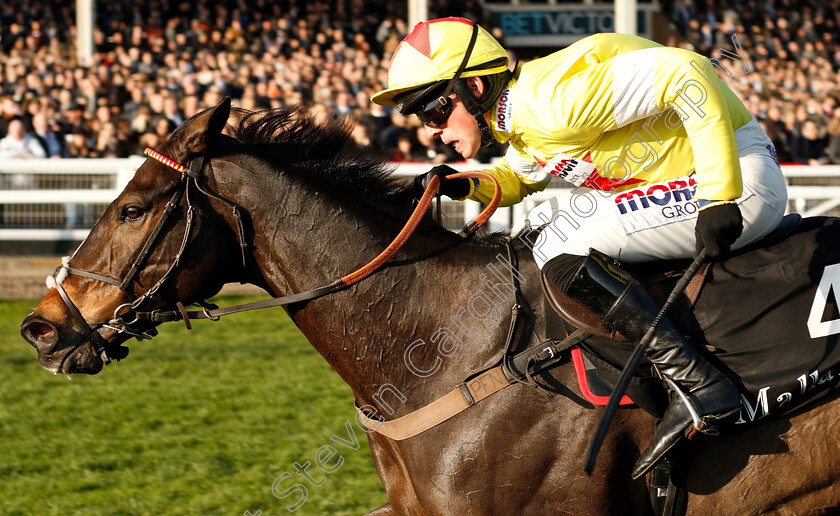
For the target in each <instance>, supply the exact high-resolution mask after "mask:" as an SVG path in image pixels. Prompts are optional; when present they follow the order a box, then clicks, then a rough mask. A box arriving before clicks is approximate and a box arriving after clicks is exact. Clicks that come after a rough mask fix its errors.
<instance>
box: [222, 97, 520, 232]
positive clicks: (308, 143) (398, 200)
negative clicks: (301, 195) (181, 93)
mask: <svg viewBox="0 0 840 516" xmlns="http://www.w3.org/2000/svg"><path fill="white" fill-rule="evenodd" d="M231 118H232V119H234V120H235V119H236V118H239V121H238V123H236V124H235V125H233V127H232V129H233V137H234V138H235V139H236V140H237V141H239V142H240V143H242V144H245V145H248V146H250V147H252V148H254V149H256V150H258V151H259V152H260V153H261V154H266V155H269V156H271V157H273V158H276V159H277V160H278V161H279V162H281V163H284V164H289V165H294V167H293V170H291V169H290V170H289V171H292V172H294V173H297V174H299V175H300V176H301V177H304V178H306V179H307V180H309V181H311V182H313V183H314V184H316V185H318V186H320V187H327V188H330V189H333V190H334V191H338V192H341V193H342V194H343V195H346V196H351V197H354V198H355V199H356V200H358V201H359V202H361V203H364V204H366V205H368V206H371V207H372V208H374V209H376V210H383V211H385V212H387V213H390V214H393V215H395V216H397V217H400V218H407V217H408V216H409V215H410V212H411V210H413V209H414V207H415V206H416V204H417V200H416V199H414V197H413V195H412V193H411V192H410V190H409V189H408V188H407V186H406V185H407V181H406V180H405V179H398V178H393V177H392V176H391V172H392V169H391V167H389V166H388V165H387V164H386V163H385V161H384V159H383V156H382V155H381V154H377V153H376V152H375V151H373V150H372V149H370V148H368V147H363V146H361V145H359V144H357V143H356V142H355V141H354V140H353V139H352V138H351V137H350V133H351V131H352V130H353V125H354V123H355V122H354V121H353V119H352V118H350V117H340V118H335V119H334V118H329V119H325V120H322V119H319V118H316V117H315V116H314V115H313V114H312V113H311V112H309V111H308V110H306V109H305V108H303V107H288V108H279V109H273V110H268V111H248V110H245V109H241V108H233V110H232V116H231ZM426 221H427V222H428V223H429V224H435V223H434V222H432V218H431V216H428V215H427V217H426ZM477 237H478V235H477ZM508 239H509V235H508V233H507V232H497V233H491V234H484V235H481V236H480V237H478V238H475V239H473V241H474V242H475V243H477V244H485V245H491V246H498V245H500V244H501V243H502V242H503V241H505V240H508ZM515 247H517V248H519V247H522V246H519V245H516V246H515Z"/></svg>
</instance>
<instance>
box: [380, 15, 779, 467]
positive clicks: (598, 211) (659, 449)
mask: <svg viewBox="0 0 840 516" xmlns="http://www.w3.org/2000/svg"><path fill="white" fill-rule="evenodd" d="M719 65H720V63H719V62H717V61H716V62H714V64H713V62H712V61H710V60H709V59H706V58H704V57H702V56H700V55H698V54H695V53H693V52H690V51H687V50H683V49H678V48H668V47H663V46H661V45H659V44H657V43H654V42H652V41H649V40H646V39H643V38H639V37H635V36H628V35H621V34H598V35H594V36H590V37H587V38H584V39H582V40H580V41H578V42H576V43H574V44H573V45H571V46H569V47H567V48H565V49H563V50H560V51H558V52H555V53H553V54H551V55H549V56H547V57H543V58H541V59H536V60H534V61H531V62H528V63H526V64H523V65H521V66H517V67H516V68H515V70H513V71H512V72H511V71H509V68H508V54H507V52H506V51H505V50H504V48H502V46H501V45H500V44H499V43H498V42H497V41H496V40H495V39H494V38H493V37H492V36H491V35H490V34H489V33H488V32H487V31H485V30H484V29H482V28H480V27H478V26H477V25H474V24H473V23H472V22H470V21H468V20H465V19H462V18H443V19H438V20H432V21H429V22H423V23H419V24H417V25H416V26H415V27H414V29H413V30H412V32H411V33H410V34H409V35H408V36H407V37H406V38H405V39H404V40H403V41H402V42H401V43H400V45H399V46H398V48H397V50H396V51H395V53H394V55H393V58H392V60H391V65H390V69H389V75H388V80H389V88H388V89H386V90H384V91H380V92H378V93H376V94H375V95H373V96H372V97H371V100H372V101H373V102H376V103H378V104H381V105H385V106H395V107H396V109H397V110H398V111H399V112H400V113H402V114H404V115H410V114H412V113H413V114H416V115H417V116H418V118H419V119H420V121H421V122H422V123H423V124H424V125H425V126H426V130H427V132H428V134H429V135H430V136H432V137H440V138H441V140H442V141H443V142H444V143H447V144H452V145H454V147H455V150H456V151H457V152H458V153H460V154H461V155H462V156H463V157H464V158H467V159H468V158H471V157H472V156H474V155H475V153H476V151H477V150H478V149H479V148H480V147H481V146H483V145H488V144H490V143H491V142H492V140H493V139H494V138H495V139H496V140H498V141H500V142H503V143H504V142H506V143H508V144H509V150H508V151H507V154H506V155H505V156H504V157H503V158H502V159H500V160H499V161H497V162H496V163H495V164H493V165H491V166H490V167H489V168H487V169H485V170H484V172H488V173H490V174H492V175H493V176H494V177H495V178H496V179H497V180H498V182H499V184H500V185H501V187H502V192H503V193H502V205H511V204H515V203H517V202H519V201H521V200H522V199H523V198H524V197H525V196H527V195H529V194H532V193H534V192H537V191H541V190H543V189H544V188H545V187H546V186H547V185H548V183H549V180H550V179H551V177H552V176H558V177H561V178H563V179H564V180H566V181H567V182H569V183H571V184H572V185H573V186H574V188H572V189H571V190H569V191H568V193H566V194H561V195H559V196H557V197H555V198H553V199H552V200H550V201H548V202H546V203H544V204H542V205H540V206H538V207H537V208H535V209H534V211H532V212H531V214H530V215H529V219H530V220H531V221H534V222H535V223H536V225H539V226H543V227H544V229H543V231H542V232H541V233H540V234H539V237H538V238H537V240H536V242H535V243H534V244H533V246H532V250H533V253H534V257H535V259H536V261H537V264H538V265H539V266H540V269H541V271H542V274H543V275H544V277H545V278H546V279H547V280H548V281H549V282H551V283H552V284H553V285H554V286H555V287H556V288H557V289H559V291H560V292H562V293H564V294H565V295H566V296H568V297H571V298H572V299H574V300H576V301H578V302H580V303H582V304H583V305H585V306H586V307H587V308H588V309H590V310H591V311H593V312H595V313H596V314H597V315H598V316H600V317H601V318H602V319H603V320H604V322H605V323H607V325H609V326H610V327H611V328H613V329H614V330H617V331H619V332H621V333H622V334H623V335H624V336H626V337H627V338H628V339H630V340H632V341H636V342H638V341H639V340H641V338H642V336H643V335H644V334H645V332H646V331H647V330H648V328H649V327H650V326H651V324H652V322H653V320H654V318H655V316H656V315H657V313H658V311H659V307H658V306H657V304H656V303H655V302H654V301H653V300H652V298H651V297H650V296H649V295H648V293H647V292H646V290H645V289H644V287H642V286H641V285H640V284H639V283H638V282H636V281H635V280H634V279H633V278H632V276H631V275H630V274H629V273H627V272H626V271H624V270H622V269H620V268H618V267H617V264H616V262H615V260H621V261H623V262H628V263H633V262H644V261H652V260H660V259H673V258H689V257H692V256H693V255H696V254H698V253H699V251H700V250H702V249H704V248H705V249H706V252H707V254H708V256H709V257H710V259H715V258H718V257H720V256H722V255H724V254H725V253H727V252H728V251H729V249H730V248H733V249H734V248H739V247H743V246H745V245H747V244H750V243H752V242H756V241H757V240H759V239H760V238H762V237H763V236H765V235H766V234H768V233H769V232H770V231H772V230H773V229H774V228H775V227H776V226H777V225H778V224H779V222H780V220H781V218H782V216H783V215H784V211H785V208H786V204H787V192H786V186H785V181H784V177H783V176H782V173H781V170H780V168H779V165H778V162H777V161H776V159H775V151H774V148H773V145H772V143H771V142H770V139H769V138H768V137H767V135H766V134H765V133H764V131H763V130H762V129H761V128H760V127H759V125H758V123H757V122H756V120H755V119H754V118H753V117H752V115H750V113H749V111H747V109H746V108H745V107H744V105H743V104H742V103H741V102H740V101H739V100H738V98H737V97H736V96H735V95H734V94H733V93H732V91H731V90H730V89H729V88H728V87H727V86H726V85H725V84H724V83H723V82H722V81H721V80H720V79H719V78H718V76H717V73H716V71H715V66H719ZM453 172H455V171H454V170H453V169H451V168H449V167H446V166H445V165H439V166H437V167H435V168H433V169H432V170H431V171H430V172H428V173H427V174H424V175H421V176H419V177H418V178H417V179H416V181H415V185H416V186H417V187H418V189H420V188H422V187H423V186H425V185H427V184H428V182H429V180H430V178H431V176H433V175H441V176H446V175H448V174H450V173H453ZM440 191H441V193H443V194H445V195H448V196H449V197H451V198H453V199H472V200H474V201H480V202H485V203H487V202H489V200H490V199H491V197H492V194H493V186H492V185H491V184H485V182H480V181H478V180H474V179H458V180H450V181H443V182H442V184H441V187H440ZM595 250H597V251H595ZM602 253H603V254H602ZM646 356H647V358H648V359H649V360H650V362H651V363H652V364H653V367H654V369H655V373H656V374H657V375H658V376H659V377H660V378H662V379H663V380H664V382H665V385H666V387H667V388H668V390H669V392H670V398H671V403H670V405H669V406H668V408H667V409H666V411H665V414H664V416H663V418H662V420H661V421H660V423H659V425H658V426H657V428H656V432H655V434H654V437H653V440H652V443H651V445H650V446H649V447H648V449H647V450H646V451H645V452H644V453H643V454H642V456H641V457H640V458H639V461H638V462H637V464H636V467H635V469H634V471H633V478H638V477H640V476H641V475H643V474H645V473H646V472H647V471H648V470H649V469H650V468H652V467H653V466H654V465H655V464H656V463H657V462H658V461H659V459H660V458H661V457H662V456H663V455H664V454H665V453H666V452H667V451H668V450H669V449H670V448H671V447H672V446H673V445H674V444H676V443H677V442H678V441H679V439H680V438H681V437H682V436H683V435H684V434H685V433H686V432H687V431H688V430H690V427H691V425H692V412H694V413H695V415H699V417H700V418H702V420H703V423H704V424H703V425H702V426H703V427H704V428H705V427H706V426H707V425H708V424H710V423H711V422H712V421H713V420H715V419H717V418H721V417H724V416H726V415H729V414H732V413H734V412H736V411H738V410H739V409H740V408H741V402H740V395H739V393H738V390H737V389H736V387H735V386H734V385H733V384H732V382H731V381H730V380H729V379H727V378H726V376H724V375H723V374H722V373H721V372H720V371H718V370H717V369H716V368H715V367H714V366H713V365H712V364H710V363H709V362H708V361H707V360H706V359H705V358H704V356H703V354H702V353H701V352H700V351H698V350H696V349H695V348H694V347H693V346H692V345H691V343H690V342H688V341H687V340H686V338H685V337H684V336H683V335H682V333H681V332H679V331H678V330H677V329H676V328H675V327H674V326H673V324H672V323H671V322H670V321H668V320H667V319H666V320H663V321H662V322H661V324H660V325H659V326H658V328H657V330H656V332H655V334H654V338H653V339H652V340H651V342H650V344H649V346H648V347H647V349H646Z"/></svg>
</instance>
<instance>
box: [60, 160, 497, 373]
mask: <svg viewBox="0 0 840 516" xmlns="http://www.w3.org/2000/svg"><path fill="white" fill-rule="evenodd" d="M144 154H146V156H148V157H149V158H152V159H154V160H156V161H159V162H161V163H163V164H164V165H166V166H168V167H170V168H172V169H174V170H176V171H178V172H180V173H181V180H180V183H179V185H178V187H177V189H176V190H175V193H174V194H173V195H172V198H171V199H170V200H169V202H167V203H166V206H165V208H164V211H163V214H162V215H161V217H160V218H159V219H158V222H157V224H156V225H155V227H154V229H153V230H152V232H151V233H150V234H149V236H148V237H147V238H146V242H145V243H144V245H143V247H142V248H141V249H140V252H139V253H138V254H137V257H136V258H135V259H134V262H133V263H132V265H131V267H130V268H129V270H128V273H127V274H126V275H125V277H124V278H123V279H122V280H117V279H113V278H110V277H108V276H104V275H102V274H97V273H93V272H88V271H84V270H81V269H76V268H72V267H70V263H69V259H65V260H63V261H62V266H61V267H59V268H58V269H56V271H55V272H54V273H53V275H52V276H50V277H48V278H47V285H48V286H50V287H53V288H55V289H56V290H57V291H58V294H59V296H60V297H61V299H62V301H63V302H64V304H65V305H66V306H67V309H68V310H69V312H70V314H71V315H72V316H73V318H74V320H75V321H76V323H77V324H78V325H79V326H80V327H81V329H82V331H83V332H84V334H85V335H86V336H87V337H88V339H89V340H90V342H91V343H92V344H93V346H94V348H95V349H96V352H97V353H98V354H99V356H100V357H101V358H102V361H103V362H104V363H106V364H107V363H110V361H111V360H110V358H115V359H117V360H120V359H122V358H125V356H127V354H128V351H127V348H124V347H121V346H120V345H119V344H118V343H112V342H108V341H107V340H105V338H104V337H103V336H102V335H101V334H100V333H99V329H100V328H106V329H110V330H113V331H116V332H117V333H120V334H125V335H127V336H129V337H136V338H137V339H138V340H143V339H151V338H152V337H154V336H156V335H157V330H156V329H155V328H154V327H152V328H149V329H145V330H140V329H136V328H133V325H135V324H137V323H138V322H140V321H151V322H153V323H161V322H170V321H177V320H183V321H184V322H185V324H186V326H187V329H188V330H189V329H191V325H190V322H189V321H190V320H191V319H210V320H214V321H215V320H218V319H219V318H220V317H221V316H223V315H228V314H232V313H237V312H244V311H248V310H256V309H260V308H269V307H274V306H281V305H289V304H293V303H300V302H305V301H309V300H312V299H316V298H319V297H323V296H325V295H328V294H332V293H334V292H338V291H340V290H344V289H346V288H347V287H349V286H350V285H352V284H354V283H356V282H358V281H361V280H362V279H363V278H365V277H367V276H368V275H370V274H372V273H373V272H375V271H376V270H377V269H378V268H379V267H381V266H382V265H383V264H384V263H385V262H386V261H388V260H389V259H390V258H391V257H392V256H393V255H394V254H395V253H396V252H397V250H398V249H399V248H400V247H401V246H402V245H403V244H404V243H405V241H406V240H408V237H409V236H411V233H412V232H413V231H414V229H415V228H416V227H417V225H419V223H420V221H421V220H422V218H423V215H424V213H425V212H426V210H428V208H429V205H430V204H431V202H432V199H433V198H434V197H435V196H436V193H437V190H438V186H439V185H440V178H439V177H437V176H435V177H433V178H432V180H431V181H430V183H429V185H428V187H427V189H426V191H425V193H424V194H423V197H422V198H421V199H420V201H419V202H418V204H417V207H416V208H415V209H414V212H413V213H412V215H411V217H410V218H409V220H408V222H407V223H406V225H405V227H403V229H402V231H400V233H399V234H398V235H397V237H396V238H395V239H394V241H393V242H391V244H390V245H389V246H388V247H387V248H386V249H385V250H384V251H382V253H380V254H379V256H377V257H376V258H374V259H373V260H371V261H370V262H368V263H367V264H366V265H364V266H363V267H361V268H359V269H357V270H356V271H354V272H352V273H350V274H348V275H346V276H343V277H341V278H339V279H338V280H336V281H335V282H333V283H330V284H329V285H324V286H322V287H318V288H315V289H312V290H308V291H306V292H300V293H297V294H291V295H287V296H283V297H277V298H271V299H266V300H263V301H257V302H254V303H246V304H242V305H236V306H230V307H225V308H218V307H216V306H215V305H211V304H208V303H205V302H199V303H198V305H199V306H201V307H202V310H201V311H187V310H185V309H184V305H183V304H182V303H181V302H180V301H178V302H176V307H177V310H154V311H151V312H141V311H138V310H137V308H138V307H139V306H140V305H141V304H142V303H143V302H145V301H146V300H148V299H150V298H152V297H153V296H154V295H155V294H156V293H157V292H158V291H159V290H160V288H161V286H162V285H163V284H164V283H165V282H166V280H167V279H169V278H170V276H171V275H172V274H173V272H174V271H175V270H176V268H177V267H178V265H179V264H180V259H181V256H183V254H184V251H185V250H186V247H187V243H188V242H189V240H190V235H191V230H192V225H193V220H194V216H195V206H194V205H193V203H192V200H191V198H190V189H191V185H192V187H194V188H195V189H196V190H198V191H199V192H201V193H203V194H204V195H206V196H208V197H210V198H212V199H215V200H218V201H220V202H222V203H223V204H225V205H226V206H227V207H228V208H230V209H231V210H232V213H233V217H234V220H235V221H236V225H237V232H238V235H237V236H238V239H239V247H240V250H241V253H242V266H243V268H244V267H246V265H247V255H246V250H247V243H246V241H245V230H244V226H243V224H242V216H241V211H242V209H241V208H240V207H239V206H238V205H237V204H236V203H233V202H231V201H229V200H227V199H224V198H222V197H220V196H218V195H216V194H215V193H213V192H211V191H209V190H207V189H206V188H204V187H202V186H201V181H200V179H201V178H202V177H203V176H202V170H203V169H204V165H205V162H206V161H207V154H206V153H202V154H200V155H199V156H197V157H195V158H193V159H192V160H191V161H190V163H189V165H187V166H184V165H181V164H180V163H178V162H176V161H175V160H172V159H170V158H168V157H166V156H164V155H163V154H161V153H159V152H157V151H156V150H154V149H151V148H146V150H145V151H144ZM208 163H209V162H208ZM467 177H473V178H482V179H485V180H487V181H491V182H492V183H493V184H494V186H495V192H494V195H493V200H492V201H491V202H490V204H489V205H488V206H487V207H485V208H484V210H483V211H482V212H481V213H480V214H479V215H478V216H477V217H476V218H475V219H473V220H471V221H470V222H469V223H468V224H467V225H466V226H464V229H463V230H462V231H461V232H460V233H459V235H460V236H462V237H464V238H467V237H470V236H472V235H473V234H475V232H476V231H478V229H479V228H480V227H481V226H482V225H483V224H484V223H485V222H487V220H488V219H489V218H490V216H491V215H492V214H493V212H495V210H496V208H497V207H498V205H499V202H500V201H501V188H500V187H499V184H498V182H497V181H496V180H495V178H493V177H492V176H490V175H489V174H486V173H483V172H461V173H457V174H451V175H449V176H446V179H459V178H467ZM181 197H185V198H186V201H187V213H186V225H185V228H184V235H183V238H182V239H181V244H180V247H179V249H178V252H177V254H176V255H175V258H174V260H173V261H172V264H171V265H170V266H169V268H168V269H167V270H166V272H165V273H164V274H163V276H162V277H161V278H160V279H159V280H158V281H157V282H156V283H155V284H154V285H153V286H152V287H151V288H150V289H148V290H147V291H146V292H145V293H144V294H142V295H141V296H139V297H137V298H136V299H133V295H132V293H131V292H130V291H129V287H130V286H131V285H132V284H133V282H134V279H135V278H136V276H137V274H138V273H139V272H140V270H141V267H142V265H143V263H144V262H145V261H146V259H147V258H148V256H149V254H150V253H151V251H152V249H153V248H154V245H155V243H156V242H157V239H158V237H159V236H160V233H161V232H162V231H163V228H164V226H165V225H166V223H167V221H168V220H169V218H170V217H171V215H172V213H173V212H174V210H175V208H176V207H178V206H179V205H180V202H181ZM70 275H76V276H82V277H85V278H90V279H94V280H98V281H102V282H105V283H109V284H111V285H114V286H116V287H117V288H119V289H120V290H121V291H122V292H124V293H125V295H126V296H127V298H128V299H129V300H130V301H129V302H127V303H123V304H121V305H119V306H118V307H117V308H116V310H114V316H113V318H112V319H111V320H109V321H108V322H107V323H99V324H96V325H94V326H93V327H91V325H90V324H88V322H87V321H86V320H85V318H84V317H83V316H82V314H81V312H80V311H79V309H78V308H77V307H76V305H75V304H74V303H73V301H72V300H71V299H70V297H69V296H68V295H67V292H66V291H65V290H64V288H63V287H62V286H61V283H62V282H63V280H64V279H65V278H66V277H67V276H70ZM131 311H133V312H134V315H135V318H134V320H133V321H126V320H125V319H124V317H123V316H122V315H120V313H124V314H127V313H129V312H131ZM78 346H81V343H80V344H79V345H78ZM78 346H77V347H78ZM71 353H72V351H71V352H70V353H68V354H67V356H69V355H70V354H71Z"/></svg>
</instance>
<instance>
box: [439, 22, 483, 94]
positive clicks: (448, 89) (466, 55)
mask: <svg viewBox="0 0 840 516" xmlns="http://www.w3.org/2000/svg"><path fill="white" fill-rule="evenodd" d="M477 39H478V24H477V23H473V31H472V35H471V36H470V43H469V45H467V51H466V52H465V53H464V60H463V61H461V65H460V66H459V67H458V71H457V72H455V76H454V77H452V79H450V80H449V84H447V85H446V89H445V90H444V91H443V93H442V94H441V95H442V96H443V98H445V99H448V98H449V94H450V93H452V90H453V88H455V83H456V82H458V79H460V78H461V74H462V73H464V69H466V68H467V63H468V62H469V61H470V56H471V55H472V50H473V47H475V41H476V40H477Z"/></svg>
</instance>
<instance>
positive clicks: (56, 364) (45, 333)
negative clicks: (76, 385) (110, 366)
mask: <svg viewBox="0 0 840 516" xmlns="http://www.w3.org/2000/svg"><path fill="white" fill-rule="evenodd" d="M20 334H21V335H22V336H23V338H24V339H25V340H26V341H27V342H28V343H30V344H31V345H32V346H33V347H34V348H35V349H36V350H37V351H38V362H40V363H41V365H42V366H43V367H44V368H45V369H47V370H48V371H52V372H53V373H56V374H58V373H62V374H72V373H84V374H96V373H98V372H100V371H101V370H102V367H103V365H104V363H103V361H102V359H101V358H100V357H99V356H97V353H96V352H95V350H94V349H93V346H92V345H91V344H90V343H89V342H88V341H87V339H85V337H84V336H83V335H82V334H81V333H78V332H76V331H73V330H69V331H64V332H62V331H61V330H60V329H59V327H58V326H56V325H55V324H53V323H51V322H49V321H47V320H46V319H43V318H42V317H39V316H37V315H34V314H32V315H29V316H28V317H27V318H26V319H24V321H23V324H22V325H21V327H20Z"/></svg>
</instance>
